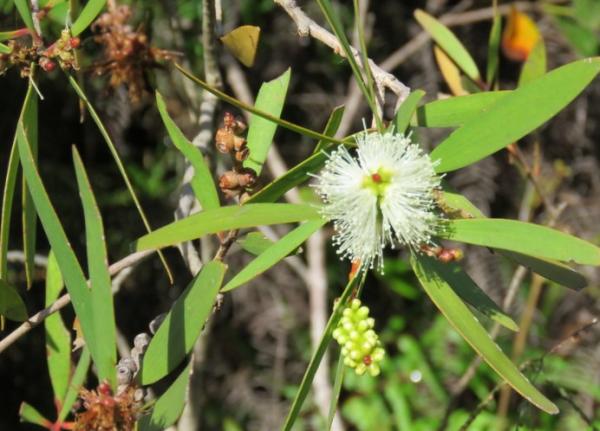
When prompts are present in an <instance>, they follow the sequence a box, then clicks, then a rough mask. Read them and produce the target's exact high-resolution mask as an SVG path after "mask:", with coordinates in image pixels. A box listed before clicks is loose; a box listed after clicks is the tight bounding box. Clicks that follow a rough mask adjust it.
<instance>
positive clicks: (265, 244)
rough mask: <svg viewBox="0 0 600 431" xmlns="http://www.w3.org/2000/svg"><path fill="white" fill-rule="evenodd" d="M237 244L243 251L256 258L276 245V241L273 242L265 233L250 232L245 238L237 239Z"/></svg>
mask: <svg viewBox="0 0 600 431" xmlns="http://www.w3.org/2000/svg"><path fill="white" fill-rule="evenodd" d="M236 242H237V243H238V244H239V245H240V247H242V249H244V250H246V251H247V252H248V253H250V254H253V255H255V256H258V255H259V254H261V253H263V252H264V251H265V250H266V249H268V248H269V247H271V246H272V245H273V244H275V242H274V241H271V240H270V239H269V238H267V237H266V236H265V234H264V233H262V232H259V231H255V232H248V233H247V234H246V235H244V237H242V238H239V239H237V240H236Z"/></svg>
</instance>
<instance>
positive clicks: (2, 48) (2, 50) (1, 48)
mask: <svg viewBox="0 0 600 431" xmlns="http://www.w3.org/2000/svg"><path fill="white" fill-rule="evenodd" d="M11 52H12V50H11V49H10V47H9V46H7V45H4V44H3V43H0V54H10V53H11Z"/></svg>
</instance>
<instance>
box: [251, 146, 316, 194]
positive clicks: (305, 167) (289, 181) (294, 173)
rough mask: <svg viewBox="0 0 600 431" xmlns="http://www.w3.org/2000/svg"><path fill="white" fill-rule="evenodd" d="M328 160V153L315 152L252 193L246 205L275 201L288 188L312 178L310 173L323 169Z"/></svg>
mask: <svg viewBox="0 0 600 431" xmlns="http://www.w3.org/2000/svg"><path fill="white" fill-rule="evenodd" d="M326 161H327V155H326V154H325V153H324V152H320V153H315V154H313V155H312V156H310V157H309V158H307V159H305V160H304V161H302V162H300V163H298V164H297V165H296V166H294V167H293V168H291V169H289V170H288V171H287V172H286V173H285V174H283V175H282V176H280V177H279V178H277V179H275V180H273V181H272V182H270V183H269V184H267V185H266V186H265V187H263V188H262V189H260V190H259V191H258V192H256V194H254V195H252V196H251V197H250V199H248V201H247V202H246V205H248V204H249V203H257V202H275V201H276V200H278V199H279V198H281V197H282V196H283V195H284V194H285V193H286V192H287V191H288V190H291V189H293V188H294V187H296V186H297V185H299V184H302V183H303V182H305V181H308V180H309V179H310V178H311V176H310V175H309V173H311V172H316V171H318V170H319V169H321V168H322V167H323V165H325V162H326Z"/></svg>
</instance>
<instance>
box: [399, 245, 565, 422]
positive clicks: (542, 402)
mask: <svg viewBox="0 0 600 431" xmlns="http://www.w3.org/2000/svg"><path fill="white" fill-rule="evenodd" d="M432 262H433V259H430V258H428V257H426V256H413V258H412V259H411V263H412V265H413V269H414V271H415V274H416V275H417V278H418V279H419V281H420V283H421V285H422V286H423V289H424V290H425V292H426V293H427V294H428V295H429V297H430V298H431V300H432V301H433V303H434V304H435V305H436V306H437V307H438V308H439V309H440V311H441V312H442V313H443V314H444V316H445V317H446V319H448V321H449V322H450V324H451V325H452V326H453V327H454V329H456V330H457V331H458V332H459V333H460V335H461V336H462V337H463V338H464V339H465V341H467V342H468V343H469V344H470V345H471V347H473V349H475V350H476V351H477V353H478V354H479V355H480V356H481V357H482V358H483V360H485V361H486V362H487V363H488V364H489V365H490V367H492V368H493V369H494V371H496V372H497V373H498V374H499V375H500V376H501V377H502V378H503V379H504V380H505V381H506V383H508V384H509V385H510V386H511V387H512V388H513V389H514V390H515V391H517V392H518V393H519V394H521V395H522V396H523V397H525V398H526V399H527V400H528V401H529V402H531V403H532V404H534V405H535V406H537V407H538V408H540V409H541V410H543V411H545V412H547V413H550V414H556V413H558V408H557V407H556V406H555V405H554V403H552V401H550V400H549V399H548V398H546V397H545V396H544V395H542V394H541V393H540V392H539V391H538V390H537V389H536V388H535V387H534V386H533V385H532V384H531V383H530V382H529V380H527V378H526V377H525V376H523V374H521V372H520V371H519V370H518V368H517V367H516V366H515V365H514V364H513V363H512V362H511V361H510V359H508V357H507V356H506V355H505V354H504V353H502V350H500V347H498V345H497V344H496V343H495V342H494V341H493V340H492V339H491V338H490V336H489V335H488V333H487V332H486V331H485V329H484V328H483V326H481V324H480V323H479V321H478V320H477V318H476V317H475V316H474V315H473V314H472V313H471V311H470V310H469V309H468V307H467V306H466V305H465V304H464V303H463V302H462V301H461V300H460V298H459V297H458V296H457V295H456V293H455V292H454V291H453V290H452V288H451V287H450V286H449V285H448V283H447V282H446V281H445V280H444V279H443V278H442V276H441V275H440V274H439V273H438V272H437V271H436V269H435V267H434V266H433V265H432Z"/></svg>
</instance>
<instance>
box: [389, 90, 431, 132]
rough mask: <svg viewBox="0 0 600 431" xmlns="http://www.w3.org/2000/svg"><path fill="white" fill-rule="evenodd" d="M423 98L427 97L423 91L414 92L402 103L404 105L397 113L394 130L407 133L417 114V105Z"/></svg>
mask: <svg viewBox="0 0 600 431" xmlns="http://www.w3.org/2000/svg"><path fill="white" fill-rule="evenodd" d="M423 96H425V92H424V91H423V90H413V91H412V92H411V93H410V94H409V95H408V97H407V98H406V100H405V101H404V102H402V105H400V108H398V112H396V116H395V117H394V130H395V131H396V132H397V133H404V132H406V129H407V128H408V126H409V124H410V119H411V118H412V116H413V114H414V113H415V110H416V109H417V105H418V104H419V102H420V101H421V99H422V98H423Z"/></svg>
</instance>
